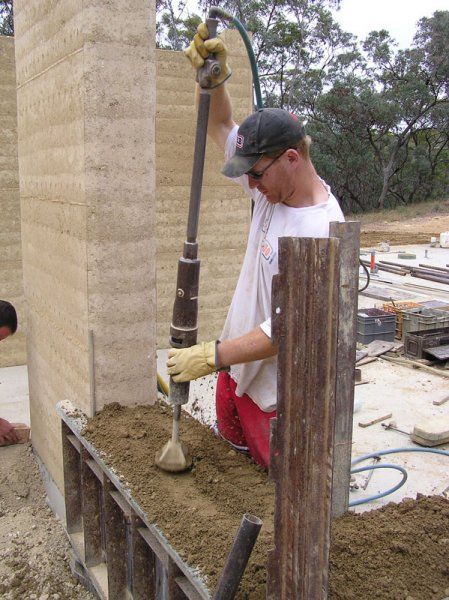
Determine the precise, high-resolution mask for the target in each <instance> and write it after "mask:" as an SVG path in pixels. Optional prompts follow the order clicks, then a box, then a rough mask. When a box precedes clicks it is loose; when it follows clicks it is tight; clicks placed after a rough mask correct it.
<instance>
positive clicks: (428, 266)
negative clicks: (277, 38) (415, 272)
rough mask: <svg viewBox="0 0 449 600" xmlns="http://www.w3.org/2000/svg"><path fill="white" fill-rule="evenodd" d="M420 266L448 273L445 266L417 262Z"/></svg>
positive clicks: (448, 270)
mask: <svg viewBox="0 0 449 600" xmlns="http://www.w3.org/2000/svg"><path fill="white" fill-rule="evenodd" d="M419 266H420V267H424V268H425V269H432V270H433V271H444V272H445V273H448V274H449V269H447V268H446V267H434V266H433V265H426V264H424V263H419Z"/></svg>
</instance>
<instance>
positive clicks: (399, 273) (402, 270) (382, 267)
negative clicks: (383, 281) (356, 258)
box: [362, 260, 409, 275]
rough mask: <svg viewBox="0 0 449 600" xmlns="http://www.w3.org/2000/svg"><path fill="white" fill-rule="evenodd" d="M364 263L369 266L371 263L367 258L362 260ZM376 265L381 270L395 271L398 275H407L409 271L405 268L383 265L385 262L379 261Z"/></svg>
mask: <svg viewBox="0 0 449 600" xmlns="http://www.w3.org/2000/svg"><path fill="white" fill-rule="evenodd" d="M362 263H363V264H364V265H366V266H367V267H369V266H370V263H369V262H368V261H367V260H362ZM376 267H377V269H378V270H379V271H387V273H395V274H396V275H407V273H409V271H406V270H404V269H399V268H396V267H390V266H387V265H383V264H382V265H381V264H380V263H377V265H376Z"/></svg>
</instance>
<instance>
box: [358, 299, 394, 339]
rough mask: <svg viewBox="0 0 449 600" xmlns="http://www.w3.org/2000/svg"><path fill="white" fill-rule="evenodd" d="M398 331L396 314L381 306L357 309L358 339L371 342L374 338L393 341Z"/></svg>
mask: <svg viewBox="0 0 449 600" xmlns="http://www.w3.org/2000/svg"><path fill="white" fill-rule="evenodd" d="M395 333H396V315H395V314H392V313H390V312H386V311H385V310H381V309H380V308H362V309H360V310H359V311H357V341H358V342H360V343H361V344H369V343H370V342H372V341H374V340H384V341H385V342H393V341H394V336H395Z"/></svg>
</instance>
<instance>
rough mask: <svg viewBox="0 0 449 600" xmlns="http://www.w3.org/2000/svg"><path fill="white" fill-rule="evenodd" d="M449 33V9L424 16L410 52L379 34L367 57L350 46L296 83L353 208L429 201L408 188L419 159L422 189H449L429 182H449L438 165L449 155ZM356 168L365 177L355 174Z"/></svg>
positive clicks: (300, 102)
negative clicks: (420, 199) (407, 181)
mask: <svg viewBox="0 0 449 600" xmlns="http://www.w3.org/2000/svg"><path fill="white" fill-rule="evenodd" d="M448 36H449V12H437V13H435V14H434V16H433V17H431V18H424V19H422V20H421V21H420V22H419V26H418V32H417V34H416V36H415V41H414V45H413V47H412V48H410V49H407V50H399V51H396V50H395V44H394V41H393V40H392V39H391V38H390V36H389V35H388V33H387V32H386V31H378V32H372V33H371V34H370V35H369V36H368V38H367V39H366V40H365V42H364V44H363V47H362V51H361V52H360V53H357V52H354V51H351V49H350V47H349V46H348V51H347V52H346V53H341V54H340V55H339V56H337V57H335V59H334V61H333V65H334V66H333V68H330V69H328V70H327V71H326V72H324V73H323V72H319V73H316V72H313V71H312V72H309V73H308V74H307V75H306V77H305V78H304V80H303V83H302V87H300V86H299V85H297V86H296V89H295V93H294V101H295V102H296V105H297V107H298V108H299V109H301V108H302V109H303V110H305V112H306V113H307V114H308V115H309V116H310V118H311V120H312V122H313V123H314V127H315V130H316V132H317V134H318V138H319V139H318V141H319V145H320V146H321V145H323V146H324V148H326V149H327V152H328V154H327V156H326V158H327V160H328V161H329V163H330V165H332V168H330V169H329V168H328V169H327V171H331V172H332V171H333V173H334V177H335V174H336V173H337V171H338V172H339V173H338V174H339V180H338V181H335V179H334V181H332V180H331V181H332V183H333V184H335V187H336V189H337V191H338V192H339V193H340V194H341V197H343V200H344V203H345V204H346V205H347V206H350V205H352V204H353V203H354V202H357V201H356V198H358V204H361V205H363V206H364V207H365V208H367V207H373V206H376V207H379V208H383V207H384V205H385V203H386V201H388V203H390V204H394V203H395V202H396V201H398V200H400V201H405V202H407V201H410V200H412V199H413V198H414V197H415V198H418V197H422V193H419V194H418V193H417V189H415V190H414V191H413V188H412V187H410V186H405V185H404V183H403V179H404V177H403V176H404V175H405V173H406V172H409V173H410V165H411V164H413V161H415V163H414V164H415V167H416V166H419V168H418V169H417V170H415V171H413V174H414V176H416V175H417V174H418V173H420V177H421V178H420V179H418V180H417V179H416V177H414V179H415V181H416V186H418V187H419V188H420V190H421V192H422V191H423V190H424V189H427V190H428V191H430V192H431V193H436V191H437V190H441V189H447V186H446V188H444V185H443V186H441V185H440V186H436V185H430V179H429V177H430V178H432V177H436V176H437V175H436V174H437V172H438V173H440V175H439V177H440V179H441V178H443V179H445V180H446V181H447V180H448V177H447V175H446V176H444V175H443V174H442V170H441V169H439V168H438V165H439V164H440V163H441V161H445V160H446V157H447V154H446V150H447V140H446V135H445V131H446V130H447V123H448V119H447V117H448V114H449V113H448V111H449V106H448V93H447V92H448V89H447V88H448V81H449V77H448V71H449V69H448V51H449V41H448V40H449V37H448ZM437 115H438V119H437V118H436V117H437ZM445 127H446V129H445ZM422 131H423V132H426V133H425V134H422V135H420V132H422ZM332 142H333V143H332ZM434 144H436V146H434ZM342 148H344V149H345V153H344V156H343V155H342V153H341V150H342ZM355 151H357V152H358V153H359V160H358V159H357V156H354V155H353V154H354V152H355ZM331 152H334V158H333V157H332V156H331V154H330V153H331ZM424 156H425V157H426V159H424ZM360 159H361V160H360ZM336 165H338V169H336V168H335V167H336ZM354 167H356V168H357V172H356V173H354V172H352V173H351V169H354ZM324 170H325V171H326V167H325V169H324ZM361 177H363V180H364V182H365V183H364V185H363V188H365V189H364V190H363V195H361V193H362V188H361ZM412 179H413V178H412ZM376 180H377V181H376ZM424 180H425V181H426V185H425V186H424V183H423V182H424ZM406 189H408V193H406V192H405V191H406ZM373 194H377V197H373Z"/></svg>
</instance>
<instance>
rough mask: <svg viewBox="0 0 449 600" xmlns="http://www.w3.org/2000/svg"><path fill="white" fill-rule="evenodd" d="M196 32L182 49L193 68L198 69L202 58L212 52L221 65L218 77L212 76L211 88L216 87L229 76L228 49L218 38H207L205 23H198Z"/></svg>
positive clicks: (202, 61)
mask: <svg viewBox="0 0 449 600" xmlns="http://www.w3.org/2000/svg"><path fill="white" fill-rule="evenodd" d="M197 32H198V33H196V34H195V35H194V37H193V40H192V42H191V43H190V46H189V47H188V48H187V49H186V50H184V54H185V55H186V56H187V58H188V59H189V61H190V63H191V65H192V66H193V68H194V69H195V70H196V71H198V69H201V67H202V66H203V65H204V59H205V58H207V57H208V56H209V54H214V55H215V59H216V60H218V62H219V63H220V67H221V73H220V76H219V77H216V78H212V85H211V88H215V87H218V86H219V85H221V84H222V83H223V82H224V81H226V79H228V78H229V77H230V76H231V73H232V71H231V69H230V67H229V65H228V50H227V48H226V46H225V44H224V43H223V40H221V39H220V38H212V39H211V40H209V39H208V38H209V31H208V29H207V25H206V23H200V24H199V25H198V28H197Z"/></svg>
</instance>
